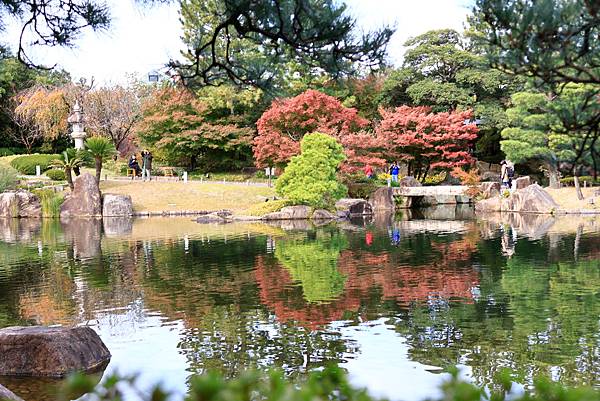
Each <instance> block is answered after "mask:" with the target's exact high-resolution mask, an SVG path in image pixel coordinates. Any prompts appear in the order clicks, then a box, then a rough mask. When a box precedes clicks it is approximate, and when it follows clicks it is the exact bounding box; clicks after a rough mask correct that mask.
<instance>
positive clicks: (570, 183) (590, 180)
mask: <svg viewBox="0 0 600 401" xmlns="http://www.w3.org/2000/svg"><path fill="white" fill-rule="evenodd" d="M584 182H585V183H587V184H588V185H598V184H600V178H599V179H597V180H594V177H592V176H589V175H582V176H581V177H579V183H580V184H581V185H583V183H584ZM560 183H561V184H564V185H568V186H573V185H575V177H565V178H561V179H560Z"/></svg>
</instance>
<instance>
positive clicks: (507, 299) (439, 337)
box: [395, 236, 600, 385]
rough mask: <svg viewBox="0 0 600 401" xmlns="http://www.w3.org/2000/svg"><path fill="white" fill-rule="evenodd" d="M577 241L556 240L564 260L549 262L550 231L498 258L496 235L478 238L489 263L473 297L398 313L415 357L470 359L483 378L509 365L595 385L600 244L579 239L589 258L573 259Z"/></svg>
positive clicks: (439, 361)
mask: <svg viewBox="0 0 600 401" xmlns="http://www.w3.org/2000/svg"><path fill="white" fill-rule="evenodd" d="M574 240H575V239H574V236H570V237H563V238H562V240H561V241H560V242H559V244H558V245H555V246H558V247H559V248H561V249H560V250H559V252H558V253H559V254H562V255H566V257H565V256H563V260H562V261H556V260H554V261H548V259H551V257H550V256H549V254H548V249H549V244H548V242H549V239H547V238H546V239H544V240H543V241H539V242H537V243H532V242H526V241H524V240H523V241H521V242H520V243H519V244H518V245H517V249H516V253H515V256H513V257H512V258H511V259H508V260H506V259H504V258H501V257H499V255H498V254H499V244H498V241H497V240H496V241H487V242H482V243H480V245H479V253H478V259H479V260H480V261H481V262H483V263H482V265H483V266H485V268H483V269H482V270H481V280H480V286H479V294H478V296H477V297H476V298H475V302H474V303H472V304H454V305H450V304H446V305H445V304H429V305H414V306H413V307H412V308H410V309H409V310H407V311H404V312H403V313H401V314H400V315H399V316H398V317H399V319H397V321H396V324H395V325H396V330H397V331H398V332H399V333H402V334H403V335H404V336H405V337H406V338H407V341H408V343H409V344H410V345H411V351H410V354H411V357H412V358H414V359H415V360H418V361H422V362H423V363H427V364H432V365H437V366H447V365H455V364H463V365H467V366H469V367H470V368H471V370H472V375H473V377H474V379H475V380H476V382H478V383H480V384H489V383H491V382H493V378H494V377H495V375H496V373H498V371H499V370H500V369H501V368H503V367H508V368H511V369H512V370H514V371H515V372H516V373H517V376H518V379H519V380H520V381H523V382H531V380H532V378H533V377H534V376H536V375H539V374H544V375H547V376H549V377H553V378H555V379H560V380H561V381H563V382H565V383H586V384H595V385H598V383H599V381H598V377H600V348H599V346H598V344H599V340H600V335H599V333H600V330H599V329H600V327H599V321H598V316H600V302H599V301H600V299H599V293H598V289H599V288H600V261H599V259H598V256H600V243H599V242H598V237H597V236H591V237H588V238H584V239H581V240H580V241H581V244H580V248H581V249H582V250H585V252H584V254H585V255H587V257H586V258H582V259H580V260H579V261H577V262H576V261H573V260H571V261H569V260H568V259H569V257H572V250H573V242H574ZM498 260H501V261H502V263H499V264H498V263H495V262H497V261H498ZM547 261H548V262H547Z"/></svg>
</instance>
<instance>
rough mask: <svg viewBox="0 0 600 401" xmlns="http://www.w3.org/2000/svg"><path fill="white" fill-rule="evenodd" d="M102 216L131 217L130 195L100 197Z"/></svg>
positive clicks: (105, 195) (131, 204)
mask: <svg viewBox="0 0 600 401" xmlns="http://www.w3.org/2000/svg"><path fill="white" fill-rule="evenodd" d="M102 216H104V217H130V216H133V203H132V202H131V196H130V195H118V194H104V195H103V196H102Z"/></svg>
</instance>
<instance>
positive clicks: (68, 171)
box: [65, 167, 75, 192]
mask: <svg viewBox="0 0 600 401" xmlns="http://www.w3.org/2000/svg"><path fill="white" fill-rule="evenodd" d="M65 178H66V179H67V183H68V184H69V188H71V192H73V191H74V190H75V185H74V184H73V175H72V174H71V168H70V167H65Z"/></svg>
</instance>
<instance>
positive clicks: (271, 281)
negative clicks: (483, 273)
mask: <svg viewBox="0 0 600 401" xmlns="http://www.w3.org/2000/svg"><path fill="white" fill-rule="evenodd" d="M474 249H475V244H474V243H473V242H472V241H469V240H468V239H463V240H459V241H454V242H451V243H439V244H435V243H434V244H432V251H433V253H434V254H435V255H436V258H435V259H434V261H432V262H429V263H426V264H423V265H416V266H408V265H406V264H401V263H402V261H401V260H400V259H401V254H398V255H397V256H396V255H393V254H390V253H381V254H375V253H371V252H367V251H364V250H345V251H342V252H341V254H340V258H339V262H338V269H339V271H340V273H341V274H343V275H344V276H345V277H346V284H345V287H344V293H343V294H341V295H340V297H339V298H338V299H336V300H335V301H332V302H329V303H323V304H311V303H309V302H307V301H306V300H305V299H304V298H302V294H301V292H300V291H298V290H297V289H295V288H294V283H293V281H292V278H291V277H290V275H289V273H288V271H287V270H286V269H285V268H284V267H283V266H281V265H280V264H279V263H277V262H276V261H275V260H273V261H269V260H268V259H267V258H266V257H265V256H263V255H260V256H258V257H257V260H256V265H255V268H256V270H255V275H256V280H257V282H258V285H259V288H260V298H261V302H262V303H263V304H264V305H267V306H268V307H269V308H271V309H272V310H273V311H274V312H275V314H276V316H277V317H278V318H279V319H280V320H282V321H297V322H300V323H301V324H304V325H306V326H307V327H309V328H310V329H316V328H319V327H321V326H324V325H326V324H328V323H330V322H332V321H336V320H341V319H342V318H343V316H344V313H345V312H346V311H358V309H359V307H360V306H361V303H362V301H363V300H365V299H366V298H367V297H368V296H369V294H372V293H373V290H374V289H377V288H380V289H381V292H382V296H383V298H384V299H387V300H395V301H396V302H397V303H398V304H399V305H401V306H404V307H406V306H409V305H410V304H411V303H413V302H427V301H428V300H431V299H445V300H448V299H452V300H459V301H460V302H463V303H472V302H473V294H472V292H471V290H472V288H473V287H474V286H477V285H478V283H479V275H478V273H477V271H475V270H473V267H472V263H471V255H472V253H473V251H474ZM395 256H396V257H395ZM395 259H398V260H395Z"/></svg>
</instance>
